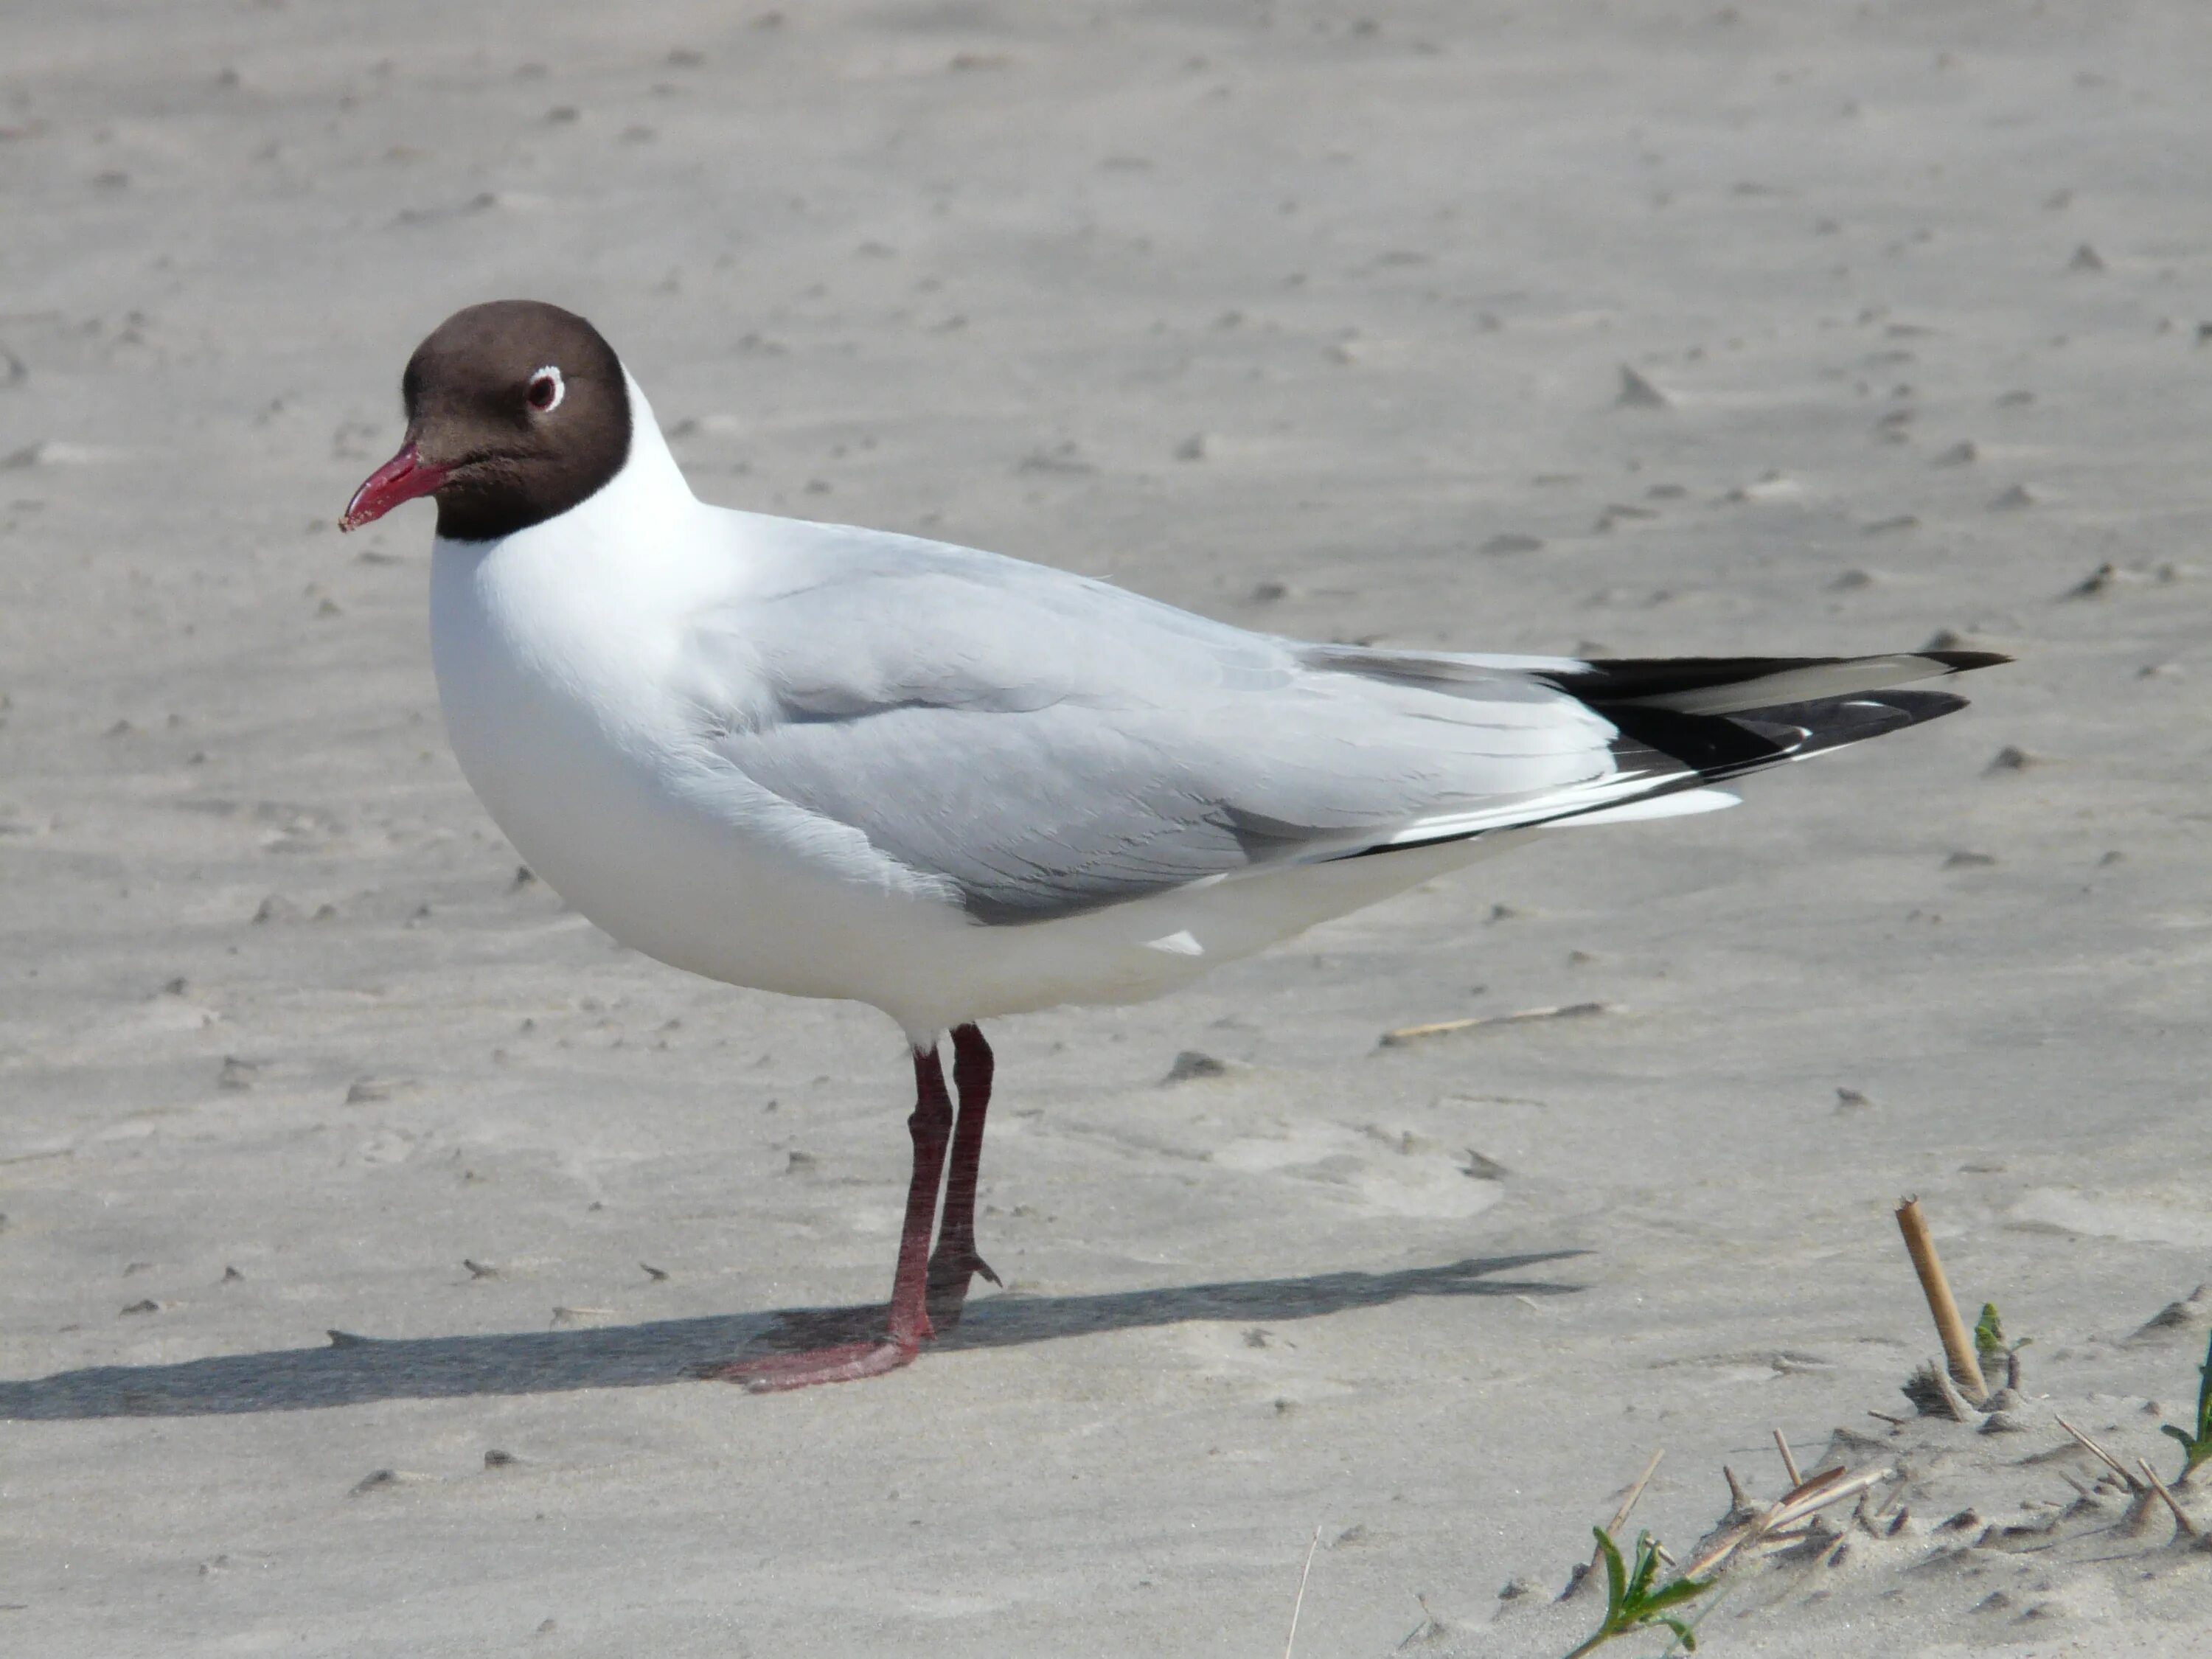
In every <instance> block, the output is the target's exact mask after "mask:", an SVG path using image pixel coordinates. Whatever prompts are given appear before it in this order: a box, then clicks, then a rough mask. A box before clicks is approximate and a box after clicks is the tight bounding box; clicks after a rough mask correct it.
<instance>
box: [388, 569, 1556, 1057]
mask: <svg viewBox="0 0 2212 1659" xmlns="http://www.w3.org/2000/svg"><path fill="white" fill-rule="evenodd" d="M510 551H513V550H510V549H501V548H497V547H495V548H493V549H492V550H489V551H487V550H483V549H482V548H475V547H465V546H455V545H453V544H447V543H443V542H441V543H440V544H439V545H438V550H437V555H436V558H435V562H434V565H433V569H432V576H431V594H430V619H431V651H432V659H433V661H434V664H435V667H436V671H437V677H438V693H439V699H440V701H441V703H442V705H443V707H444V710H445V715H446V725H447V731H448V732H449V733H450V735H451V738H452V741H453V752H454V754H455V756H456V757H458V758H459V762H460V764H461V769H462V771H463V772H464V773H465V775H467V777H468V780H469V782H470V784H471V787H474V789H475V790H476V792H477V796H478V797H479V798H480V799H482V800H483V804H484V805H485V807H486V808H487V809H488V810H489V811H490V813H491V815H492V817H493V818H494V819H495V821H496V822H497V823H498V824H499V827H500V828H501V829H502V830H503V831H504V832H505V833H506V835H507V838H508V839H509V840H510V841H512V842H513V843H514V845H515V848H516V849H517V850H518V851H519V852H520V854H522V857H523V859H524V860H526V862H527V863H528V865H529V866H530V867H531V869H532V871H533V872H536V873H537V874H538V876H539V877H540V878H543V879H544V881H545V882H546V883H547V884H549V885H550V886H551V887H552V889H553V890H555V891H556V892H557V893H559V894H560V895H561V896H562V898H563V899H565V900H566V901H567V902H568V903H569V904H571V905H573V906H574V907H575V908H576V909H577V910H579V911H580V912H581V913H582V914H583V915H586V916H587V917H589V918H590V919H591V920H592V921H593V922H595V923H596V924H598V925H599V927H602V928H604V929H605V930H606V931H607V932H608V933H611V934H612V935H613V936H614V937H615V938H616V939H620V940H621V941H622V942H623V944H625V945H629V946H631V947H633V948H634V949H636V950H639V951H644V952H645V953H646V954H647V955H648V956H652V957H658V958H659V960H661V961H663V962H665V963H670V964H671V965H672V966H674V967H678V968H682V969H687V970H689V971H690V972H692V973H696V974H701V975H705V976H707V977H708V978H710V979H718V980H722V981H726V982H729V983H731V984H736V985H745V986H751V987H757V988H759V989H762V990H769V991H777V992H781V993H785V994H789V995H793V996H810V997H832V998H840V999H849V1000H855V1001H860V1002H866V1003H869V1004H872V1005H873V1006H876V1007H878V1008H880V1009H882V1010H883V1011H884V1012H885V1013H887V1014H889V1015H890V1017H891V1018H894V1019H896V1020H897V1021H898V1022H899V1024H901V1025H902V1026H903V1027H904V1028H905V1029H906V1030H907V1031H908V1034H909V1036H913V1037H915V1039H916V1040H918V1041H919V1040H926V1039H927V1038H928V1037H929V1036H932V1034H933V1033H935V1032H937V1031H940V1030H944V1029H945V1028H946V1027H947V1026H949V1025H952V1024H958V1023H959V1022H961V1021H963V1020H970V1019H982V1018H991V1017H993V1016H995V1015H1000V1014H1007V1013H1018V1012H1028V1011H1030V1010H1033V1009H1037V1008H1044V1007H1050V1006H1054V1005H1056V1004H1060V1003H1069V1002H1076V1003H1081V1002H1130V1001H1139V1000H1144V999H1146V998H1148V997H1152V996H1157V995H1158V994H1161V993H1163V992H1165V991H1168V990H1171V989H1174V988H1176V987H1178V986H1181V985H1182V984H1185V983H1188V981H1190V980H1192V979H1194V978H1195V977H1196V976H1197V975H1200V974H1201V973H1203V972H1204V971H1205V970H1206V969H1208V968H1210V967H1212V966H1214V965H1216V964H1217V963H1221V962H1224V961H1228V960H1231V959H1234V958H1235V957H1241V956H1245V955H1248V954H1249V953H1250V952H1252V951H1256V950H1260V949H1261V948H1263V947H1264V946H1266V945H1270V944H1273V943H1274V942H1275V941H1276V940H1278V939H1285V938H1288V937H1289V936H1291V934H1294V933H1298V932H1301V931H1302V930H1304V928H1306V927H1311V926H1312V925H1313V924H1314V923H1316V921H1322V920H1325V919H1326V918H1328V917H1330V916H1334V915H1343V914H1345V913H1346V912H1347V911H1350V910H1353V909H1357V908H1359V907H1361V906H1362V905H1365V904H1371V903H1373V902H1376V900H1377V899H1380V898H1383V897H1387V896H1389V895H1390V894H1392V893H1394V892H1397V891H1400V890H1403V889H1404V888H1407V887H1409V886H1411V885H1413V884H1415V883H1418V882H1420V881H1423V880H1425V879H1427V878H1430V877H1431V876H1433V875H1435V874H1437V872H1440V871H1442V870H1445V869H1449V868H1452V867H1455V866H1457V865H1460V864H1462V863H1465V862H1467V861H1468V860H1470V859H1472V858H1474V857H1475V856H1477V855H1478V854H1480V853H1481V852H1487V851H1491V850H1494V849H1495V848H1496V847H1498V846H1501V845H1503V844H1504V843H1505V842H1506V841H1507V840H1508V839H1514V840H1517V839H1519V837H1518V836H1515V837H1510V838H1508V837H1502V836H1501V837H1485V838H1484V840H1483V841H1482V842H1463V843H1459V844H1456V845H1453V846H1449V847H1439V848H1424V849H1419V850H1416V851H1409V852H1407V853H1402V854H1392V855H1390V856H1389V857H1387V858H1373V859H1357V860H1346V861H1344V862H1341V863H1336V864H1325V865H1318V866H1294V867H1291V868H1287V869H1284V870H1281V871H1279V872H1269V873H1264V874H1254V875H1250V876H1245V877H1241V878H1231V879H1229V880H1225V881H1221V882H1217V883H1214V884H1210V885H1197V886H1192V887H1185V888H1181V889H1177V890H1173V891H1170V892H1166V893H1162V894H1158V895H1157V896H1153V897H1151V898H1147V899H1142V900H1139V901H1136V902H1132V903H1127V904H1122V905H1117V906H1114V907H1112V908H1108V909H1103V910H1099V911H1094V912H1091V913H1088V914H1085V915H1077V916H1072V917H1068V918H1066V919H1063V920H1060V921H1043V922H1036V923H1030V924H1027V925H1024V926H1019V927H984V926H981V925H978V924H977V923H975V921H972V919H970V918H969V916H968V915H967V914H966V913H965V912H964V911H963V910H962V909H961V908H959V907H958V906H957V903H954V902H947V900H946V899H945V897H944V896H931V895H930V894H928V893H927V891H917V890H915V887H914V885H913V884H909V886H908V888H907V889H906V890H899V889H898V888H896V886H894V885H893V884H890V883H887V882H886V881H885V880H884V879H883V878H881V877H880V876H879V875H878V876H872V875H870V874H869V873H868V872H866V871H865V870H863V869H859V868H856V866H854V862H853V861H851V860H840V859H839V858H838V857H836V856H835V849H834V848H830V847H828V846H825V845H824V844H823V842H821V840H820V839H819V838H810V837H809V836H807V835H806V834H805V833H804V832H803V831H804V829H805V826H804V824H801V825H800V831H801V832H800V833H796V834H794V833H793V829H792V820H793V819H794V818H796V817H800V816H801V815H798V814H796V813H795V811H794V809H792V808H789V807H788V806H787V805H785V804H783V803H781V802H779V801H777V800H775V798H774V797H772V796H769V795H768V794H766V793H765V792H762V791H759V790H757V787H754V786H751V785H750V783H749V782H747V781H746V780H744V778H742V777H741V776H739V775H736V774H734V773H733V772H732V771H731V770H730V769H728V768H727V766H726V763H723V764H721V765H720V767H719V768H718V769H710V768H709V767H708V765H707V764H706V763H704V762H702V759H701V757H700V756H699V755H698V754H697V753H696V750H695V746H694V745H693V744H691V743H690V741H689V734H688V733H687V732H685V731H684V730H683V729H682V726H681V718H682V717H681V711H680V708H678V699H676V698H675V697H673V696H671V695H670V694H669V693H668V691H667V689H666V685H665V682H664V680H663V679H662V678H660V676H661V674H662V671H664V670H665V668H666V666H667V663H668V660H669V657H670V656H672V653H674V652H675V651H676V650H677V648H678V641H677V640H675V639H674V638H672V637H670V638H659V637H657V636H656V635H655V634H654V632H653V629H652V628H651V627H650V626H647V625H645V624H643V623H641V624H640V625H638V626H635V627H628V628H625V627H623V626H619V625H617V623H619V622H620V620H621V619H620V618H619V617H614V616H611V615H610V607H618V606H619V604H620V596H619V594H618V593H609V592H602V593H599V594H597V595H592V594H588V593H586V594H581V595H580V594H578V593H577V592H575V587H576V585H575V584H574V583H572V582H570V583H556V582H548V581H544V580H538V579H536V577H537V574H538V573H536V572H533V570H532V568H531V567H532V564H535V563H538V562H540V561H541V560H542V559H543V558H544V552H543V550H532V552H531V554H530V556H529V559H528V561H527V562H526V561H525V560H524V559H523V558H521V557H520V556H516V557H508V556H507V554H508V553H509V552H510ZM659 653H669V655H668V656H663V655H661V654H659ZM702 786H704V787H702ZM878 862H880V861H878Z"/></svg>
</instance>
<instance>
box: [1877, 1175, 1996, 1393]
mask: <svg viewBox="0 0 2212 1659" xmlns="http://www.w3.org/2000/svg"><path fill="white" fill-rule="evenodd" d="M1897 1230H1898V1231H1899V1232H1901V1233H1903V1234H1904V1235H1905V1249H1906V1251H1907V1252H1908V1253H1909V1254H1910V1255H1911V1257H1912V1270H1913V1272H1915V1273H1918V1274H1919V1275H1920V1288H1921V1290H1922V1291H1923V1293H1924V1294H1925V1295H1926V1296H1927V1297H1928V1311H1929V1313H1931V1314H1933V1315H1935V1316H1936V1334H1937V1335H1938V1336H1940V1337H1942V1339H1943V1353H1944V1357H1945V1358H1948V1360H1949V1361H1950V1362H1951V1375H1952V1376H1954V1377H1955V1378H1956V1379H1957V1380H1958V1382H1959V1384H1960V1387H1961V1388H1962V1389H1965V1390H1966V1398H1967V1400H1968V1401H1970V1402H1971V1403H1972V1404H1974V1405H1977V1406H1978V1405H1979V1404H1980V1403H1981V1402H1982V1401H1984V1400H1986V1399H1988V1398H1989V1397H1990V1385H1989V1381H1988V1379H1987V1378H1985V1377H1984V1376H1983V1375H1982V1362H1981V1360H1980V1359H1979V1358H1978V1357H1977V1356H1976V1354H1975V1352H1974V1339H1973V1337H1972V1335H1971V1334H1969V1333H1968V1332H1967V1329H1966V1321H1965V1320H1963V1319H1961V1318H1960V1317H1959V1304H1958V1303H1957V1302H1956V1301H1954V1299H1953V1298H1952V1296H1951V1281H1950V1280H1949V1279H1946V1278H1944V1277H1943V1263H1942V1259H1941V1258H1940V1257H1938V1256H1937V1255H1936V1241H1935V1240H1934V1239H1932V1238H1930V1237H1929V1236H1928V1223H1927V1221H1926V1219H1925V1218H1923V1217H1922V1215H1921V1213H1920V1200H1918V1199H1917V1198H1908V1199H1906V1200H1905V1202H1904V1203H1902V1204H1900V1205H1899V1206H1898V1209H1897Z"/></svg>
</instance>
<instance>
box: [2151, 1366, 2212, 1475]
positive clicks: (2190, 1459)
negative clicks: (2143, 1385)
mask: <svg viewBox="0 0 2212 1659" xmlns="http://www.w3.org/2000/svg"><path fill="white" fill-rule="evenodd" d="M2197 1376H2199V1377H2201V1378H2202V1379H2203V1381H2202V1382H2200V1383H2198V1384H2197V1432H2196V1433H2195V1434H2191V1433H2190V1432H2189V1431H2186V1430H2185V1429H2178V1428H2176V1427H2174V1425H2172V1424H2171V1423H2161V1424H2160V1425H2159V1427H2160V1429H2162V1430H2164V1431H2166V1433H2168V1434H2170V1435H2172V1437H2174V1438H2175V1439H2176V1440H2179V1442H2180V1443H2181V1454H2182V1455H2183V1457H2185V1459H2186V1460H2187V1462H2184V1463H2183V1464H2182V1466H2181V1473H2180V1474H2178V1475H2176V1476H2175V1477H2174V1478H2173V1484H2174V1485H2175V1486H2179V1485H2180V1484H2181V1483H2182V1482H2183V1481H2185V1480H2188V1479H2189V1477H2190V1476H2191V1475H2192V1474H2195V1473H2196V1472H2197V1465H2198V1464H2199V1463H2205V1462H2212V1343H2208V1344H2207V1345H2206V1346H2205V1350H2204V1363H2203V1364H2202V1365H2200V1366H2198V1367H2197Z"/></svg>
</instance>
